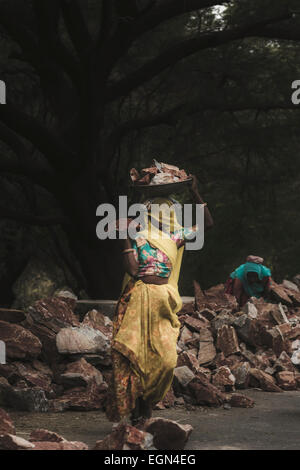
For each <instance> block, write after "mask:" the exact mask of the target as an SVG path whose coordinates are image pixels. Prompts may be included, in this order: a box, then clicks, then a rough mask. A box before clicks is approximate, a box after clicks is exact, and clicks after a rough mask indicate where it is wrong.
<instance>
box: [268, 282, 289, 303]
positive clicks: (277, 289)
mask: <svg viewBox="0 0 300 470" xmlns="http://www.w3.org/2000/svg"><path fill="white" fill-rule="evenodd" d="M270 294H271V296H272V297H273V299H274V300H276V301H277V302H281V303H283V304H284V305H287V306H288V307H291V306H292V305H293V302H292V300H291V299H290V297H289V296H288V294H287V290H286V289H285V287H284V286H282V285H280V284H276V282H274V281H272V285H271V287H270Z"/></svg>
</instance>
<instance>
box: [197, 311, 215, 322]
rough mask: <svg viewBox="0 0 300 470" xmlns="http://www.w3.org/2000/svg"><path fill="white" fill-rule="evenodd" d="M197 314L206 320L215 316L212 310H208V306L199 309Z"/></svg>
mask: <svg viewBox="0 0 300 470" xmlns="http://www.w3.org/2000/svg"><path fill="white" fill-rule="evenodd" d="M199 314H200V315H201V316H202V317H204V318H206V320H208V321H212V320H214V318H215V317H216V313H215V312H214V311H213V310H210V309H209V308H204V309H202V310H200V311H199Z"/></svg>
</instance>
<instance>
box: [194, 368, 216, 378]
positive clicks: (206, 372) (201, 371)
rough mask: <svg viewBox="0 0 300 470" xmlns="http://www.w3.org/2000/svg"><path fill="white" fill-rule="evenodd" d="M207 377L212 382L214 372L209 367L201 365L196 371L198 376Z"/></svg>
mask: <svg viewBox="0 0 300 470" xmlns="http://www.w3.org/2000/svg"><path fill="white" fill-rule="evenodd" d="M200 375H201V377H206V379H207V381H208V382H210V380H211V375H212V372H211V370H209V369H208V368H207V367H199V369H198V370H197V372H196V376H200Z"/></svg>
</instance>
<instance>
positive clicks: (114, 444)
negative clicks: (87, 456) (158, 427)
mask: <svg viewBox="0 0 300 470" xmlns="http://www.w3.org/2000/svg"><path fill="white" fill-rule="evenodd" d="M152 446H153V436H152V434H150V433H149V432H145V431H142V430H140V429H137V428H135V427H133V426H129V425H127V424H124V423H121V424H119V425H118V426H116V427H115V428H114V429H113V431H112V433H111V434H109V435H108V436H106V437H105V438H104V439H103V440H102V441H97V442H96V445H95V447H94V449H93V450H149V449H150V448H151V447H152Z"/></svg>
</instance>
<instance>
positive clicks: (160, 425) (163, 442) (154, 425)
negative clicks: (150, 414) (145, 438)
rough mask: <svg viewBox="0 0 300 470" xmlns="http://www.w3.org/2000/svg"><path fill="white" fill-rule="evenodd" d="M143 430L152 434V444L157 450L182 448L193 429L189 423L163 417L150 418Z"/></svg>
mask: <svg viewBox="0 0 300 470" xmlns="http://www.w3.org/2000/svg"><path fill="white" fill-rule="evenodd" d="M144 430H145V431H146V432H148V433H150V434H152V435H153V444H154V446H155V448H156V449H159V450H173V449H174V450H182V449H184V448H185V446H186V443H187V441H188V439H189V437H190V435H191V433H192V431H193V427H192V426H191V425H190V424H179V423H177V422H176V421H172V420H170V419H165V418H151V419H149V420H147V421H146V423H145V426H144Z"/></svg>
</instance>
